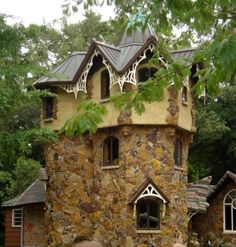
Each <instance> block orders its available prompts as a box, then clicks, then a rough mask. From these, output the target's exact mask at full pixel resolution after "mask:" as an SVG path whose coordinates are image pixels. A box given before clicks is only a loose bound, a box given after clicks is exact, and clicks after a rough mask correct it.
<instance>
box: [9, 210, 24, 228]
mask: <svg viewBox="0 0 236 247" xmlns="http://www.w3.org/2000/svg"><path fill="white" fill-rule="evenodd" d="M16 211H20V212H21V216H20V219H21V224H20V225H15V212H16ZM18 218H19V217H18ZM22 220H23V211H22V208H14V209H12V227H21V226H22Z"/></svg>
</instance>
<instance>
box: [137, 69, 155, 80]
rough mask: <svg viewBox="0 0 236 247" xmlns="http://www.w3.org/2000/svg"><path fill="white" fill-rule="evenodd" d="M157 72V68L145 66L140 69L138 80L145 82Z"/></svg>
mask: <svg viewBox="0 0 236 247" xmlns="http://www.w3.org/2000/svg"><path fill="white" fill-rule="evenodd" d="M156 72H157V69H156V68H143V69H140V70H139V71H138V82H145V81H147V80H148V79H150V78H153V77H154V75H155V73H156Z"/></svg>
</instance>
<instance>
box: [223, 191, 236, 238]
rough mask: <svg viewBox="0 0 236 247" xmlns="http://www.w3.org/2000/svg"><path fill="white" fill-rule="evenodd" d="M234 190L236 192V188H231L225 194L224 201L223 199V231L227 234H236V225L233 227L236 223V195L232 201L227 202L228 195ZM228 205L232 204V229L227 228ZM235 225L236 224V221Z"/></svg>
mask: <svg viewBox="0 0 236 247" xmlns="http://www.w3.org/2000/svg"><path fill="white" fill-rule="evenodd" d="M233 191H235V194H236V189H232V190H230V191H229V192H228V193H227V194H226V195H225V197H224V201H223V233H227V234H236V227H235V230H233V229H232V228H233V225H234V224H233V223H234V216H233V215H234V214H233V213H234V212H235V220H236V207H235V208H234V206H233V202H234V201H235V202H236V196H235V198H233V199H232V201H231V202H230V203H226V202H225V201H226V199H227V197H228V195H229V194H230V193H231V192H233ZM226 206H231V230H228V229H226V210H225V208H226ZM235 225H236V223H235Z"/></svg>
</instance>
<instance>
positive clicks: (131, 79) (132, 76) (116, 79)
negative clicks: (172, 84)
mask: <svg viewBox="0 0 236 247" xmlns="http://www.w3.org/2000/svg"><path fill="white" fill-rule="evenodd" d="M154 49H155V46H154V45H153V44H150V45H149V47H147V49H146V50H144V52H143V54H142V55H141V56H140V57H139V58H138V59H137V60H136V61H135V62H134V63H133V64H132V65H131V66H130V68H129V69H128V70H127V71H126V72H125V73H124V74H123V75H121V76H119V75H117V74H115V73H114V71H113V70H112V67H111V66H110V64H108V63H107V61H106V60H105V59H103V64H104V65H105V66H106V67H107V70H108V71H109V74H110V88H111V87H112V86H114V85H115V84H117V83H118V84H119V87H120V90H121V91H122V89H123V86H124V84H125V82H126V83H131V84H134V85H136V84H137V80H136V71H137V67H138V65H139V64H140V62H141V61H143V60H144V59H145V58H147V55H146V53H147V51H148V50H150V51H151V52H152V51H153V50H154ZM160 61H161V62H163V61H162V60H160Z"/></svg>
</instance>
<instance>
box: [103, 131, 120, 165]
mask: <svg viewBox="0 0 236 247" xmlns="http://www.w3.org/2000/svg"><path fill="white" fill-rule="evenodd" d="M118 164H119V140H118V139H117V138H116V137H114V136H109V137H107V138H106V139H105V140H104V141H103V166H117V165H118Z"/></svg>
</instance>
